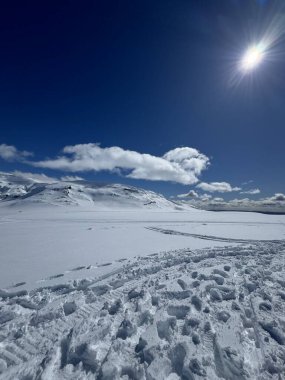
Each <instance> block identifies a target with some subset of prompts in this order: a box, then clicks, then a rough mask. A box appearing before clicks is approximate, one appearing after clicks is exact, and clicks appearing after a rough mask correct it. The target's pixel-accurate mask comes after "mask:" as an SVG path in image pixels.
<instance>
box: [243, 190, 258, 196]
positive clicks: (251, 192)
mask: <svg viewBox="0 0 285 380" xmlns="http://www.w3.org/2000/svg"><path fill="white" fill-rule="evenodd" d="M240 193H241V194H250V195H255V194H260V190H259V189H250V190H245V191H241V192H240Z"/></svg>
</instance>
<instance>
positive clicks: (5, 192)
mask: <svg viewBox="0 0 285 380" xmlns="http://www.w3.org/2000/svg"><path fill="white" fill-rule="evenodd" d="M47 178H48V177H47ZM48 182H50V181H48ZM0 201H1V202H9V204H17V205H19V204H22V205H24V204H31V203H32V204H49V205H55V206H57V205H73V206H85V207H97V208H126V207H127V208H151V209H153V208H157V209H177V210H182V209H184V207H183V206H181V205H179V204H178V203H175V202H172V201H170V200H167V199H166V198H165V197H164V196H163V195H161V194H157V193H155V192H153V191H149V190H144V189H140V188H136V187H133V186H126V185H121V184H100V183H96V182H89V181H83V180H82V181H57V180H55V182H52V183H45V182H44V178H43V180H39V179H34V178H28V177H23V176H20V175H17V174H10V173H1V172H0ZM187 209H189V207H187Z"/></svg>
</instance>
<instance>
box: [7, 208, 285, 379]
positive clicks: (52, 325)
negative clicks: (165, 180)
mask: <svg viewBox="0 0 285 380" xmlns="http://www.w3.org/2000/svg"><path fill="white" fill-rule="evenodd" d="M284 227H285V216H282V215H263V214H256V213H238V212H216V213H215V212H210V211H200V210H195V209H188V210H177V209H175V208H173V209H171V208H169V207H160V208H152V209H147V208H144V207H140V208H132V207H128V208H121V209H119V208H116V207H109V208H108V207H105V208H102V207H100V208H98V209H96V207H93V208H90V207H86V205H85V206H84V205H83V206H74V205H67V206H62V205H61V206H54V205H53V206H52V205H50V204H47V203H45V204H41V203H38V202H36V203H29V202H10V201H8V202H1V204H0V250H1V266H0V288H1V290H0V379H5V380H6V379H7V380H8V379H13V380H14V379H19V380H28V379H29V380H30V379H31V380H32V379H42V380H45V379H48V380H51V379H59V380H61V379H106V380H107V379H109V380H111V379H115V380H116V379H147V380H154V379H155V380H157V379H158V380H159V379H161V380H163V379H168V380H176V379H184V380H185V379H189V380H193V379H194V380H195V379H202V378H204V379H211V380H212V379H213V380H215V379H233V380H240V379H276V380H277V379H278V380H279V379H282V378H283V377H284V376H285V280H284V279H285V260H284V255H285V228H284Z"/></svg>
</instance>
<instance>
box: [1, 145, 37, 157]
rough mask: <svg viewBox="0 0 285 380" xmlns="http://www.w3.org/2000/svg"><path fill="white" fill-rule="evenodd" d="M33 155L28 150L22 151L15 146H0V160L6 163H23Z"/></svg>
mask: <svg viewBox="0 0 285 380" xmlns="http://www.w3.org/2000/svg"><path fill="white" fill-rule="evenodd" d="M32 155H33V153H31V152H27V151H26V150H23V151H20V150H18V149H17V148H16V147H15V146H13V145H7V144H0V158H2V159H3V160H6V161H23V160H25V159H26V158H27V157H30V156H32Z"/></svg>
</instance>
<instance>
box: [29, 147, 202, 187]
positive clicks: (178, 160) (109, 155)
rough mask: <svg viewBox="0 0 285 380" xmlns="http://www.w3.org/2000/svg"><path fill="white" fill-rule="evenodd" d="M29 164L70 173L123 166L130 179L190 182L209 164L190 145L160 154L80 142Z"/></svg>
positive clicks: (120, 167) (196, 178) (116, 168)
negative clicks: (53, 155) (61, 153)
mask: <svg viewBox="0 0 285 380" xmlns="http://www.w3.org/2000/svg"><path fill="white" fill-rule="evenodd" d="M30 163H31V164H33V165H34V166H37V167H42V168H49V169H57V170H65V171H70V172H84V171H97V172H98V171H102V170H107V171H115V170H118V169H121V170H122V172H123V173H124V171H127V173H126V176H127V177H129V178H135V179H145V180H151V181H171V182H177V183H181V184H185V185H187V184H188V185H191V184H194V183H197V182H198V176H199V175H200V174H201V172H202V171H203V170H205V169H206V168H207V166H208V165H209V158H208V157H207V156H205V155H204V154H202V153H200V152H199V151H198V150H197V149H194V148H189V147H184V148H176V149H173V150H170V151H169V152H167V153H165V155H164V156H162V157H157V156H153V155H150V154H143V153H138V152H136V151H131V150H125V149H122V148H120V147H116V146H114V147H110V148H101V147H100V146H99V145H98V144H79V145H74V146H66V147H65V148H64V149H63V155H61V156H59V157H56V158H54V159H46V160H43V161H39V162H30Z"/></svg>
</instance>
